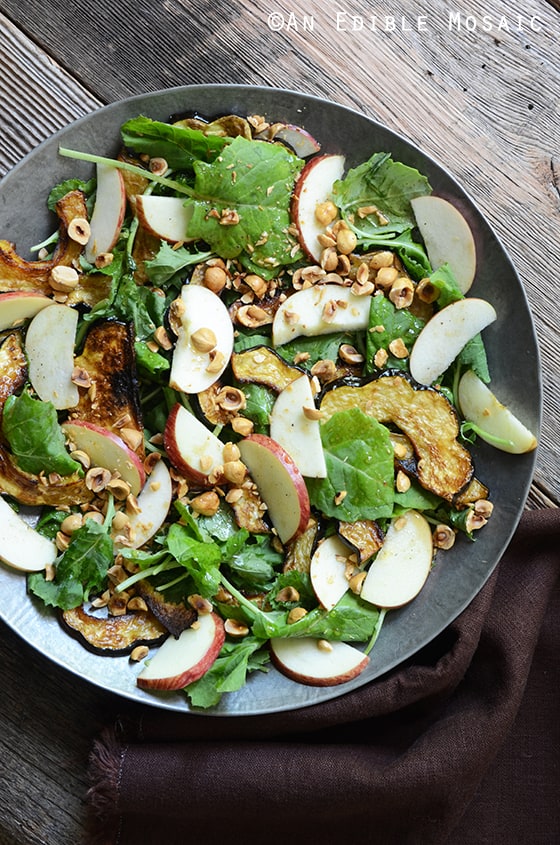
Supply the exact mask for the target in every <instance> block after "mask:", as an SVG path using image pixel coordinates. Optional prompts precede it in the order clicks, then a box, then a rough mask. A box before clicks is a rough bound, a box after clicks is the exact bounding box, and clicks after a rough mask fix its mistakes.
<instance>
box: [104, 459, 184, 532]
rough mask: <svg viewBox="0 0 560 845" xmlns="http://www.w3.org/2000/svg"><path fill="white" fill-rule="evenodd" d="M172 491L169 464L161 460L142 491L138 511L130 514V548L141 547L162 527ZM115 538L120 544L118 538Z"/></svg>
mask: <svg viewBox="0 0 560 845" xmlns="http://www.w3.org/2000/svg"><path fill="white" fill-rule="evenodd" d="M172 492H173V491H172V485H171V476H170V474H169V470H168V468H167V465H166V463H165V461H163V460H159V461H158V462H157V464H156V465H155V467H154V468H153V470H152V473H151V475H150V476H149V477H148V478H147V479H146V483H145V484H144V487H143V488H142V490H141V491H140V495H139V496H138V503H137V504H138V511H135V512H134V513H133V514H131V515H130V519H129V525H130V529H131V537H132V540H131V541H130V542H127V543H126V545H127V547H128V548H132V549H139V548H140V546H143V545H144V544H145V543H147V542H148V540H150V539H151V538H152V537H153V536H154V534H155V533H156V532H157V531H158V530H159V529H160V528H161V526H162V525H163V523H164V522H165V519H166V517H167V514H168V513H169V508H170V506H171V498H172ZM113 539H115V545H117V546H118V545H119V542H118V539H116V538H115V537H114V538H113Z"/></svg>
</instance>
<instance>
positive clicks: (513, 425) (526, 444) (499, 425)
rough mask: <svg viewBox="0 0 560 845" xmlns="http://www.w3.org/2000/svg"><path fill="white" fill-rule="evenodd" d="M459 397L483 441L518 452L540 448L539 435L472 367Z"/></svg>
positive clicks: (461, 386) (460, 387)
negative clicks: (501, 400) (525, 424)
mask: <svg viewBox="0 0 560 845" xmlns="http://www.w3.org/2000/svg"><path fill="white" fill-rule="evenodd" d="M457 396H458V400H459V407H460V409H461V413H462V414H463V416H464V417H465V419H466V420H469V421H470V422H473V423H475V425H476V426H477V427H478V429H479V431H478V434H479V436H480V437H481V438H482V439H483V440H486V441H487V442H488V443H491V444H492V445H493V446H495V447H496V448H497V449H501V450H502V451H503V452H510V453H511V454H515V455H520V454H523V453H524V452H531V451H532V450H533V449H536V447H537V438H536V437H535V435H534V434H533V433H532V432H531V431H529V429H528V428H526V426H524V425H523V423H522V422H521V421H520V420H519V419H518V418H517V417H516V416H515V414H513V413H512V412H511V411H510V410H509V408H507V407H506V406H505V405H503V404H502V403H501V402H500V401H499V399H497V398H496V396H495V395H494V394H493V393H492V391H491V390H490V388H489V387H487V386H486V385H485V384H484V382H483V381H481V380H480V379H479V377H478V376H477V375H476V374H475V373H474V372H473V371H472V370H467V371H466V372H465V373H464V374H463V376H462V377H461V380H460V382H459V388H458V391H457Z"/></svg>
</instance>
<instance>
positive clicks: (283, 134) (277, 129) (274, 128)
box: [255, 123, 321, 158]
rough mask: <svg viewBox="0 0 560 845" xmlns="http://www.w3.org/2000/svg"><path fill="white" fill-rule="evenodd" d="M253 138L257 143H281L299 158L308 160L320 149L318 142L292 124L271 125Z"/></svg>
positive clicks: (301, 128) (299, 127)
mask: <svg viewBox="0 0 560 845" xmlns="http://www.w3.org/2000/svg"><path fill="white" fill-rule="evenodd" d="M255 138H256V139H257V140H259V141H282V142H283V143H285V144H287V145H288V146H289V147H291V149H292V150H293V151H294V153H295V154H296V155H297V156H298V157H299V158H309V156H312V155H315V154H316V153H318V152H319V150H320V149H321V144H320V143H319V141H318V140H317V139H316V138H314V137H313V135H311V133H310V132H308V131H307V129H304V128H303V127H302V126H295V125H294V124H292V123H273V124H272V125H271V126H269V127H268V128H267V129H264V130H263V131H262V132H259V133H258V134H257V135H255Z"/></svg>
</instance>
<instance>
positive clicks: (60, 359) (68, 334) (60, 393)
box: [25, 304, 80, 410]
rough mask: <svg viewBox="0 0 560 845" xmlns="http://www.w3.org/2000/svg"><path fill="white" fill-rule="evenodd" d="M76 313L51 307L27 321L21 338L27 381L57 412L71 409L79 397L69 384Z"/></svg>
mask: <svg viewBox="0 0 560 845" xmlns="http://www.w3.org/2000/svg"><path fill="white" fill-rule="evenodd" d="M77 324H78V312H77V311H76V310H75V309H74V308H69V307H68V305H55V304H51V305H49V306H48V307H47V308H43V309H42V310H41V311H39V312H38V313H37V314H36V315H35V317H33V319H32V320H31V322H30V324H29V327H28V329H27V334H26V337H25V351H26V354H27V360H28V362H29V380H30V382H31V384H32V385H33V387H34V388H35V390H36V392H37V395H38V396H39V398H40V399H42V400H43V401H44V402H52V404H53V405H54V407H55V408H56V409H57V410H62V409H65V408H73V407H74V406H75V405H77V404H78V400H79V398H80V395H79V392H78V388H77V387H76V385H75V384H74V383H73V382H72V371H73V369H74V343H75V340H76V326H77Z"/></svg>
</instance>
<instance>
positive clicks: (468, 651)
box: [89, 509, 560, 845]
mask: <svg viewBox="0 0 560 845" xmlns="http://www.w3.org/2000/svg"><path fill="white" fill-rule="evenodd" d="M559 538H560V510H559V509H550V510H543V511H527V512H525V514H524V515H523V517H522V520H521V523H520V525H519V527H518V529H517V532H516V534H515V536H514V538H513V540H512V542H511V544H510V546H509V548H508V550H507V551H506V553H505V554H504V557H503V559H502V561H501V562H500V565H499V566H498V568H497V570H496V572H495V573H494V574H493V576H492V577H491V578H490V580H489V581H488V583H487V584H486V585H485V587H484V588H483V589H482V590H481V592H480V593H479V594H478V596H477V597H476V598H475V599H474V601H473V602H472V603H471V604H470V606H469V607H468V608H467V609H466V610H465V611H464V612H463V613H462V614H461V616H459V617H458V619H457V620H456V621H455V622H454V623H453V624H452V625H450V626H449V627H448V628H447V629H446V630H445V631H444V632H443V633H442V634H440V635H439V636H438V637H436V638H435V640H434V641H432V643H430V644H429V645H428V646H427V647H426V648H424V649H422V651H420V652H419V653H418V654H416V655H415V656H414V657H413V658H412V659H410V660H409V661H407V662H406V664H404V665H402V666H400V667H398V668H397V669H395V670H394V671H393V672H391V673H389V674H387V675H386V676H384V677H383V678H382V679H379V680H377V681H374V682H372V683H371V684H368V685H366V686H365V687H362V688H361V689H358V690H356V691H354V692H351V693H349V694H347V695H344V696H342V697H340V698H337V699H335V700H333V701H330V702H326V703H324V704H321V705H318V706H314V707H309V708H304V709H301V710H297V711H291V712H287V713H278V714H272V715H268V716H258V717H257V716H255V717H236V718H222V717H220V718H215V717H209V716H196V717H193V716H188V715H184V714H178V713H166V712H162V711H159V710H156V709H151V708H141V709H138V710H132V712H128V713H126V714H125V715H124V716H123V718H122V719H121V720H120V721H119V724H118V725H116V726H114V727H113V728H111V729H110V730H107V731H106V733H105V734H104V735H103V737H101V738H100V739H99V741H98V742H97V743H96V746H95V748H94V751H93V754H92V761H91V778H92V787H91V789H90V792H89V806H90V810H91V815H92V818H93V822H94V825H93V826H94V828H95V829H96V835H95V836H93V835H92V838H91V840H90V842H91V843H93V842H99V843H103V845H109V843H118V845H129V843H135V845H139V843H141V845H151V844H152V843H153V845H179V843H181V845H183V843H185V842H188V841H189V840H191V839H196V838H198V839H199V840H200V841H201V842H204V843H205V845H213V843H220V845H223V843H224V842H228V843H230V845H237V843H241V842H244V841H245V840H254V839H256V840H257V841H262V842H265V843H267V845H276V843H278V845H280V843H282V845H284V843H286V842H287V841H288V842H291V843H307V842H308V841H310V840H313V839H315V840H317V839H319V838H320V839H321V840H322V841H323V842H325V843H334V842H342V843H352V845H354V843H355V844H356V845H360V843H364V844H365V843H367V845H372V843H373V844H375V843H378V842H379V843H383V845H443V843H447V845H463V844H464V845H466V843H467V842H468V843H469V845H473V843H474V845H478V843H489V845H490V843H491V844H492V845H511V843H514V842H518V841H525V842H528V843H531V845H548V843H552V842H557V841H560V811H559V801H558V798H559V787H560V767H559V759H560V755H559V751H560V730H559V725H560V707H559V705H560V694H559V688H560V684H559V680H560V677H559V675H560V673H559V671H558V670H559V658H558V655H559V654H560V612H559V611H560V589H559V587H560V584H559V581H560V579H559V575H560V566H559V563H560V553H559V551H558V547H559ZM554 602H555V604H554ZM549 604H550V610H549V613H548V615H547V607H548V606H549ZM551 611H556V613H555V614H554V615H553V613H552V612H551ZM539 636H540V641H539ZM537 643H538V648H537ZM535 650H536V656H535V659H534V661H533V658H534V655H535ZM532 663H533V670H532V671H531V673H530V670H531V664H532ZM528 679H529V683H528V684H527V681H528ZM516 717H517V718H516Z"/></svg>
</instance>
